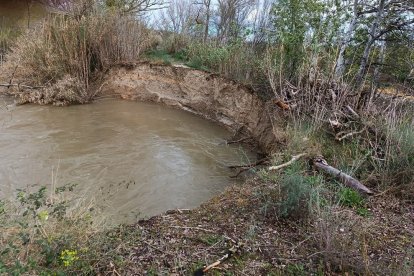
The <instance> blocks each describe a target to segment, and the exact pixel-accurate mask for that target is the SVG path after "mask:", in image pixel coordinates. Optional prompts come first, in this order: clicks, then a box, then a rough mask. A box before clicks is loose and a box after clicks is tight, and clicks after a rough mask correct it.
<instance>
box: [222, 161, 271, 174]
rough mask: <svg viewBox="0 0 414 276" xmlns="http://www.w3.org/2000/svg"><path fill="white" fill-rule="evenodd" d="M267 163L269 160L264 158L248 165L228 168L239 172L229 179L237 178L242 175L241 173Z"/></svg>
mask: <svg viewBox="0 0 414 276" xmlns="http://www.w3.org/2000/svg"><path fill="white" fill-rule="evenodd" d="M268 161H269V158H268V157H266V158H263V159H260V160H258V161H256V162H254V163H250V164H245V165H233V166H228V168H229V169H237V168H240V170H239V172H238V173H237V174H236V175H232V176H230V178H237V177H238V176H239V175H240V174H241V173H243V172H245V171H247V170H249V169H251V168H254V167H256V166H259V165H263V164H265V163H267V162H268Z"/></svg>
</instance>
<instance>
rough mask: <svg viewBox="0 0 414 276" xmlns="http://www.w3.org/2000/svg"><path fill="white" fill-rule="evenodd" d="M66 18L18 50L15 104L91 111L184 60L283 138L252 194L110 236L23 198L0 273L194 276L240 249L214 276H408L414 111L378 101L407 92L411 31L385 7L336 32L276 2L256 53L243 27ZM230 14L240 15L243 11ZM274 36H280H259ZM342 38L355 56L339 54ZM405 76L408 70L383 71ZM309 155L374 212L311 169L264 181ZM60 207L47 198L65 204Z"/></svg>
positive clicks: (83, 213) (84, 212)
mask: <svg viewBox="0 0 414 276" xmlns="http://www.w3.org/2000/svg"><path fill="white" fill-rule="evenodd" d="M380 2H381V3H382V4H384V1H380ZM68 3H69V4H68V6H65V7H72V8H73V9H71V8H69V9H66V10H65V11H64V12H63V14H60V15H56V16H51V17H50V18H48V19H46V20H45V21H44V23H43V24H42V25H41V26H40V27H39V28H36V29H34V30H29V31H28V32H26V33H25V34H23V35H22V36H20V37H18V38H17V39H16V40H15V42H14V43H12V45H11V46H8V49H7V51H8V52H7V53H8V54H7V56H6V61H5V62H4V64H3V65H2V67H1V70H2V74H1V76H0V77H1V82H2V86H3V88H4V87H6V88H4V89H5V90H6V92H7V93H9V94H12V95H14V96H16V97H17V98H19V99H20V101H21V102H23V103H25V102H30V103H39V104H56V105H67V104H71V103H88V102H90V101H92V100H93V99H94V98H95V97H96V96H97V95H98V94H99V93H100V87H101V85H102V83H101V81H102V79H103V76H104V75H105V74H106V73H107V72H108V70H109V69H111V68H113V67H114V66H116V65H119V64H122V65H123V66H125V67H126V68H130V67H131V66H132V67H133V63H134V62H136V61H137V60H138V59H140V58H143V57H144V56H145V55H146V56H150V58H157V59H158V60H161V62H162V63H167V64H168V63H169V62H171V60H170V59H171V57H174V59H175V60H180V62H182V63H186V64H187V65H189V66H192V67H196V68H200V69H204V70H210V71H212V72H215V73H220V74H222V75H225V76H227V77H229V78H231V79H234V80H237V81H239V82H242V83H243V84H245V85H249V86H251V87H252V89H253V90H254V91H255V93H256V94H257V95H260V97H261V98H263V99H266V100H268V102H267V103H268V104H269V106H271V108H272V110H273V111H277V112H276V114H278V116H277V117H271V120H272V122H273V123H276V122H277V123H278V125H277V127H278V128H277V129H278V131H277V133H276V132H275V133H274V135H278V136H279V138H280V139H278V141H279V142H278V144H277V147H278V151H275V152H268V154H269V156H270V157H271V158H270V159H269V161H268V162H269V164H267V165H266V166H264V167H254V166H247V168H248V169H249V170H250V171H256V172H257V175H256V176H255V177H254V178H253V179H250V180H248V181H247V182H246V183H245V184H243V185H241V186H236V187H233V188H231V189H230V190H229V191H227V192H225V193H223V194H222V195H221V196H219V197H216V198H215V199H213V200H211V201H209V202H208V203H206V204H204V205H203V206H202V207H201V208H198V209H196V210H193V211H176V212H173V213H167V214H163V215H160V216H157V217H154V218H151V219H149V220H147V221H141V222H139V223H137V224H136V225H131V226H119V227H116V228H114V229H111V230H104V229H102V227H100V226H99V225H97V226H96V224H94V223H93V218H94V213H93V212H92V213H91V208H81V209H79V210H78V211H76V210H71V209H70V208H69V207H66V204H65V203H63V205H62V204H60V205H59V202H61V201H59V200H55V199H50V198H49V197H48V196H47V195H48V194H49V193H46V191H45V190H40V191H38V192H35V193H33V192H32V193H24V192H22V193H20V194H19V198H18V200H19V202H20V203H21V205H22V206H20V207H16V208H13V207H12V206H10V205H9V204H8V203H5V204H4V207H2V208H1V210H0V211H1V212H0V213H1V222H2V228H3V229H4V231H1V235H2V236H1V240H0V242H1V248H2V252H1V253H0V254H1V262H0V271H1V272H2V273H4V274H6V273H11V274H16V275H18V274H24V273H26V274H42V273H43V274H47V273H56V274H99V273H107V274H126V273H128V272H130V273H138V274H144V273H147V274H162V273H164V272H165V273H176V274H187V273H191V272H192V271H194V270H196V269H198V268H200V267H203V266H204V265H207V264H210V263H212V262H214V261H216V260H217V259H219V258H220V257H221V256H223V254H225V253H226V252H227V250H228V249H229V248H232V247H233V246H234V245H240V247H237V248H240V250H239V251H238V252H237V254H234V255H233V256H232V257H231V258H230V259H229V260H228V261H226V262H224V263H223V264H222V265H220V266H218V267H217V268H216V269H213V270H212V273H213V274H214V273H218V274H220V273H222V274H224V273H227V274H230V275H231V274H240V275H243V274H257V273H260V274H265V273H269V274H272V273H273V274H276V275H278V274H280V275H285V274H292V275H297V274H309V273H310V272H314V273H321V274H322V273H326V274H335V273H339V274H341V273H355V274H393V273H395V274H402V275H406V274H410V273H411V272H412V267H413V240H414V239H413V229H414V226H413V221H414V220H413V217H412V215H413V213H414V212H413V195H414V189H413V181H414V171H413V168H414V159H413V158H414V143H413V141H414V127H413V123H414V122H413V119H412V118H413V116H412V114H413V113H412V112H413V111H412V104H410V103H407V102H406V101H405V100H404V99H403V98H401V99H398V98H394V97H389V98H384V96H383V95H381V94H380V93H378V91H379V90H378V87H379V86H381V85H384V82H386V81H384V80H389V82H388V83H387V84H388V85H390V84H391V85H394V86H395V87H399V86H402V87H404V89H403V90H404V92H407V91H408V93H409V91H410V89H411V88H410V85H412V82H411V81H410V70H409V66H410V63H409V61H410V60H411V59H410V57H411V53H412V52H411V50H412V48H410V47H409V45H410V43H412V36H410V31H411V29H410V28H408V27H410V26H411V25H410V24H409V17H408V21H406V22H405V21H404V22H405V23H404V25H395V24H393V23H395V21H393V19H396V18H398V16H403V15H404V14H405V13H408V12H410V11H411V10H410V9H407V10H405V11H404V10H402V9H401V7H405V6H403V5H402V6H401V7H400V6H398V7H394V6H393V5H394V4H393V3H394V2H392V3H391V2H390V3H389V5H380V6H379V7H377V8H376V9H374V10H372V11H371V12H369V10H364V9H365V8H367V7H366V6H364V3H359V2H358V1H356V2H354V8H355V9H354V10H356V11H358V9H360V8H362V9H363V11H366V12H367V13H362V14H359V13H358V12H356V13H355V12H354V13H353V12H352V11H349V10H348V9H347V8H346V7H342V6H341V7H339V8H341V12H342V13H343V14H344V15H349V16H343V17H335V16H332V15H331V14H330V13H329V11H330V10H331V9H330V8H331V7H329V6H326V5H328V4H327V3H325V2H324V1H278V2H275V3H272V4H271V7H272V9H271V10H266V9H264V12H263V14H262V15H264V16H265V17H264V19H266V20H262V21H260V22H263V24H264V25H263V26H262V27H263V28H262V27H260V28H256V29H255V34H254V35H255V36H254V38H258V40H255V39H253V40H252V38H251V37H250V34H249V33H248V32H247V31H248V29H244V25H243V22H239V21H238V17H236V16H233V17H231V18H229V20H226V21H224V20H223V21H219V22H220V24H221V25H220V26H221V27H220V28H219V29H218V30H219V32H218V33H217V34H218V35H217V37H215V35H214V34H211V33H209V30H208V26H210V25H209V24H204V25H203V24H200V23H198V22H196V23H194V22H195V21H196V20H194V18H195V17H194V15H195V14H193V13H191V12H189V13H188V14H187V13H185V14H182V15H183V16H186V17H187V20H184V22H186V24H189V25H188V26H187V27H188V28H183V29H182V30H170V29H169V28H166V29H165V30H163V31H162V32H161V33H159V34H157V33H156V32H154V31H152V30H150V29H149V28H147V26H145V24H143V22H142V21H139V20H136V17H135V15H132V16H131V14H130V13H128V12H127V11H125V10H123V8H122V7H124V6H123V5H119V7H118V8H117V6H116V5H115V6H113V5H109V6H108V5H107V4H108V3H106V4H105V5H104V6H102V2H101V1H96V2H95V1H81V2H79V5H78V4H76V2H74V3H75V4H76V5H75V4H74V3H72V4H73V6H71V4H70V1H68ZM208 3H210V2H208ZM406 4H407V5H408V4H409V3H408V2H407V3H406ZM173 5H177V3H173ZM393 7H394V8H393ZM235 8H236V10H237V11H238V12H240V13H238V14H241V13H242V12H243V11H244V10H243V9H244V8H246V6H243V5H240V6H237V7H235ZM209 9H210V6H208V7H207V6H206V7H205V9H203V14H205V15H208V14H209V12H208V11H209ZM224 10H226V9H224ZM199 13H200V12H199ZM384 13H385V14H386V15H387V16H382V15H383V14H384ZM321 15H327V16H321ZM328 15H329V16H328ZM352 15H353V16H352ZM220 16H221V17H224V16H226V14H225V13H223V14H220ZM197 18H198V16H197ZM284 18H285V19H286V20H284ZM318 18H319V19H321V18H322V19H323V20H324V21H320V20H317V19H318ZM342 18H347V19H349V18H351V19H352V18H354V19H355V20H352V21H351V22H352V24H354V23H355V24H356V26H355V28H354V29H350V30H349V31H350V32H351V33H348V32H346V34H344V33H343V30H342V28H341V26H343V24H348V23H347V22H342V23H341V22H338V20H339V21H340V20H342ZM401 18H402V19H401V20H407V17H406V16H403V17H401ZM282 19H283V20H282ZM205 20H207V22H208V20H209V19H208V17H206V18H205ZM379 20H382V21H381V24H378V22H379ZM167 21H168V20H167ZM226 22H227V23H226ZM398 22H400V21H398ZM167 26H169V25H168V24H167ZM197 26H198V27H197ZM200 26H201V27H203V26H204V27H205V28H202V29H201V30H200ZM305 26H308V27H310V28H311V29H312V31H311V32H306V28H305ZM233 28H235V29H233ZM269 28H270V30H273V32H272V31H271V32H269V33H268V34H266V32H261V31H260V30H268V29H269ZM292 28H293V29H292ZM367 29H370V30H371V32H366V30H367ZM206 30H207V31H206ZM328 30H329V32H328ZM364 30H365V31H364ZM131 33H132V34H133V35H131ZM205 34H207V35H205ZM345 35H346V36H347V37H350V38H351V40H352V41H348V40H347V39H342V38H343V37H345ZM262 36H263V37H265V38H266V39H259V38H260V37H262ZM386 37H387V38H389V39H390V42H388V44H386V43H385V45H386V46H387V47H385V48H384V47H383V45H384V43H382V40H381V39H384V41H385V38H386ZM391 38H392V39H391ZM351 42H353V43H351ZM357 42H358V43H357ZM343 48H345V50H347V51H345V50H344V51H342V50H343ZM401 49H403V50H401ZM404 49H405V50H404ZM387 51H388V52H390V53H393V52H395V51H401V56H405V57H406V58H403V60H401V59H395V60H392V59H391V60H390V59H389V55H388V56H383V59H382V62H375V61H376V60H378V61H381V57H382V55H383V54H384V53H386V52H387ZM160 55H161V57H159V56H160ZM367 55H368V56H367ZM355 57H357V58H355ZM354 58H355V59H354ZM344 60H347V62H344ZM356 60H357V61H356ZM368 60H369V62H367V61H368ZM339 61H340V65H341V66H340V67H338V66H337V65H338V62H339ZM406 61H407V62H406ZM384 62H388V63H389V64H390V66H389V67H388V66H383V65H384ZM368 63H370V64H372V65H373V66H375V68H374V70H372V68H370V67H369V66H368V65H367V64H368ZM395 67H397V68H399V69H401V70H397V71H396V72H394V71H392V70H389V68H395ZM381 72H382V74H380V73H381ZM237 96H238V95H237V94H236V95H234V97H237ZM273 126H274V125H272V128H271V129H272V130H273ZM269 127H270V126H269ZM300 153H306V154H307V155H308V156H310V157H314V156H317V155H322V156H324V157H325V159H326V160H328V162H329V163H330V164H333V165H334V166H335V167H338V168H340V169H341V170H343V171H344V172H346V173H348V174H350V175H352V176H354V177H356V178H358V179H359V180H360V181H361V182H362V183H364V184H366V185H367V186H368V187H369V188H370V189H372V190H373V191H374V192H375V195H374V196H372V197H368V198H364V197H362V196H360V195H359V194H358V193H356V192H355V191H353V190H350V189H349V188H345V187H343V186H342V185H341V184H340V183H338V182H337V181H335V179H333V178H331V177H329V176H326V175H324V174H322V173H320V172H316V171H315V170H314V168H312V166H309V164H308V161H309V158H302V159H300V160H298V161H296V162H295V163H294V164H292V165H291V166H290V167H287V168H286V169H284V170H280V171H276V172H268V171H267V166H269V165H271V164H274V165H279V164H282V163H284V162H286V161H288V160H290V159H291V156H292V155H297V154H300ZM235 173H237V172H235ZM49 192H50V191H49ZM51 192H52V198H53V197H55V196H56V193H58V194H60V193H61V192H63V191H60V190H57V191H51ZM62 200H63V201H64V199H62ZM63 201H62V202H63ZM91 222H92V224H91ZM3 229H2V230H3ZM241 244H243V246H241Z"/></svg>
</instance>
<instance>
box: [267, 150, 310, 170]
mask: <svg viewBox="0 0 414 276" xmlns="http://www.w3.org/2000/svg"><path fill="white" fill-rule="evenodd" d="M305 155H306V153H301V154H298V155H293V156H292V159H290V161H288V162H286V163H283V164H280V165H277V166H271V167H269V171H275V170H279V169H283V168H285V167H287V166H290V165H291V164H293V162H295V161H296V160H298V159H300V158H301V157H303V156H305Z"/></svg>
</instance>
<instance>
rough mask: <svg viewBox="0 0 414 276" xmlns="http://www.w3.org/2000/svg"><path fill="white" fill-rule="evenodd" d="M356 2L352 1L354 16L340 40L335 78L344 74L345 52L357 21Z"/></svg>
mask: <svg viewBox="0 0 414 276" xmlns="http://www.w3.org/2000/svg"><path fill="white" fill-rule="evenodd" d="M358 5H359V2H358V0H354V9H353V10H354V12H353V13H354V14H353V16H352V20H351V22H350V23H349V27H348V30H347V31H346V32H345V34H344V37H343V38H342V42H341V46H340V48H339V53H338V58H337V60H336V67H335V77H336V78H340V77H342V75H343V74H344V72H345V65H346V61H345V57H344V55H345V50H346V48H348V45H349V43H350V42H351V41H352V36H353V34H354V32H355V28H356V25H357V19H358Z"/></svg>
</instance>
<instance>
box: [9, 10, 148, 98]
mask: <svg viewBox="0 0 414 276" xmlns="http://www.w3.org/2000/svg"><path fill="white" fill-rule="evenodd" d="M151 43H152V41H151V35H150V32H149V30H148V29H147V28H146V27H145V26H144V25H143V24H142V23H141V22H140V21H138V20H137V19H135V18H133V17H130V16H126V15H122V14H120V13H118V12H116V11H113V10H105V9H102V8H98V7H96V8H90V9H88V10H87V11H83V10H82V13H80V12H79V10H75V12H73V13H68V14H57V15H50V16H49V17H48V18H47V19H45V20H44V22H43V23H42V24H41V25H40V26H39V27H37V28H36V29H34V30H32V31H28V32H27V33H25V34H24V35H22V36H20V37H19V38H18V39H17V40H16V42H15V43H14V45H13V46H12V47H11V52H10V54H9V55H8V56H7V62H6V63H5V64H4V65H3V68H2V71H3V72H5V74H3V76H4V78H5V79H6V80H7V81H8V80H9V79H13V80H14V81H15V82H17V81H18V82H19V83H25V84H28V85H37V86H44V87H45V88H44V89H42V90H41V91H25V92H24V93H23V92H22V91H15V93H16V94H17V95H18V96H20V97H21V99H22V100H23V101H24V102H37V103H44V104H49V103H55V104H67V103H86V102H88V101H90V100H91V99H92V98H93V96H94V95H95V94H96V91H94V90H93V89H90V88H91V83H92V82H93V81H95V80H97V79H99V76H100V73H102V72H105V71H106V70H107V69H109V68H110V67H111V66H113V65H114V64H118V63H123V62H131V61H134V60H136V59H138V58H139V56H140V55H141V53H142V52H143V51H144V50H146V49H147V48H148V47H149V46H150V45H151Z"/></svg>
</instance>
